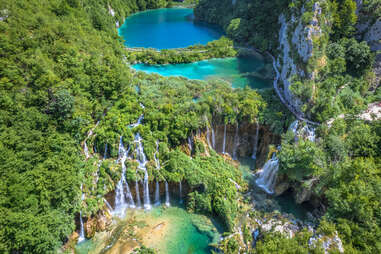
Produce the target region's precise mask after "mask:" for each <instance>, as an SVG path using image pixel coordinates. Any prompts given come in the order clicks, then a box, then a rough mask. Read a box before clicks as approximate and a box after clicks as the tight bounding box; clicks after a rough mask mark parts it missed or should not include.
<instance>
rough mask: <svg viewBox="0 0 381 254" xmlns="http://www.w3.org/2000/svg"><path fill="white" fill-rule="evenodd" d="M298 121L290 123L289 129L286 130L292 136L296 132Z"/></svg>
mask: <svg viewBox="0 0 381 254" xmlns="http://www.w3.org/2000/svg"><path fill="white" fill-rule="evenodd" d="M298 125H299V121H298V120H295V121H293V122H292V123H291V125H290V127H289V128H288V129H289V130H291V131H292V132H293V133H294V134H296V130H297V129H298Z"/></svg>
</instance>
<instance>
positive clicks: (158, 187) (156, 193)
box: [155, 181, 160, 206]
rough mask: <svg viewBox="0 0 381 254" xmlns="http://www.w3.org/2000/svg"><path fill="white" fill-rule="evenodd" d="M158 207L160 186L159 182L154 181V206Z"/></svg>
mask: <svg viewBox="0 0 381 254" xmlns="http://www.w3.org/2000/svg"><path fill="white" fill-rule="evenodd" d="M159 205H160V186H159V182H158V181H156V189H155V206H159Z"/></svg>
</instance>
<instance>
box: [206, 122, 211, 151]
mask: <svg viewBox="0 0 381 254" xmlns="http://www.w3.org/2000/svg"><path fill="white" fill-rule="evenodd" d="M206 142H207V143H208V146H209V148H211V147H212V146H211V144H210V130H209V126H208V125H206Z"/></svg>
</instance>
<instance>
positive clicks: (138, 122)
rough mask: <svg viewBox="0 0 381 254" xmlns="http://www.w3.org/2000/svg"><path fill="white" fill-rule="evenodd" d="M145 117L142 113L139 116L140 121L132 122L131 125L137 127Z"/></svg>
mask: <svg viewBox="0 0 381 254" xmlns="http://www.w3.org/2000/svg"><path fill="white" fill-rule="evenodd" d="M143 119H144V115H140V116H139V118H138V121H137V122H136V123H133V124H130V125H129V127H130V128H135V127H137V126H139V125H141V124H142V121H143Z"/></svg>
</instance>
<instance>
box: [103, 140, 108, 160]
mask: <svg viewBox="0 0 381 254" xmlns="http://www.w3.org/2000/svg"><path fill="white" fill-rule="evenodd" d="M103 159H107V143H106V144H105V152H104V154H103Z"/></svg>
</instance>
